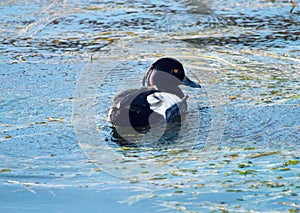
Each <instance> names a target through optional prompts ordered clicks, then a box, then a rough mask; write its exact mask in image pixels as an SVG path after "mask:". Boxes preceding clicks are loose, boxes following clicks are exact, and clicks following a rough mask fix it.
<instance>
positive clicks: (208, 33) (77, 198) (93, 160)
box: [0, 0, 300, 212]
mask: <svg viewBox="0 0 300 213" xmlns="http://www.w3.org/2000/svg"><path fill="white" fill-rule="evenodd" d="M290 9H291V5H290V3H289V2H287V1H251V2H244V1H234V0H228V1H221V2H220V1H184V0H182V1H168V0H164V1H156V0H153V1H138V2H132V1H125V2H122V1H119V2H113V1H80V0H74V1H50V2H49V1H22V2H16V1H2V2H1V3H0V13H1V19H0V26H1V27H0V32H1V33H0V41H1V42H0V63H1V68H0V94H1V96H0V159H1V161H0V211H1V212H41V211H42V212H83V211H96V212H117V211H121V212H127V211H128V212H141V209H142V210H143V212H299V211H300V199H299V193H300V167H299V165H300V162H299V161H300V156H299V153H300V143H299V141H300V134H299V132H300V131H299V130H300V121H299V117H300V77H299V76H300V75H299V70H300V58H299V51H300V48H299V47H300V40H299V23H300V22H299V21H300V20H299V14H300V13H299V8H298V7H296V8H295V9H294V11H293V13H292V14H291V13H290V12H289V11H290ZM163 56H171V57H175V58H177V59H179V60H180V61H181V62H182V63H183V64H184V66H185V68H186V70H187V73H188V75H189V76H191V78H193V79H198V80H199V81H200V83H201V85H202V88H201V89H198V90H194V89H189V88H185V87H182V89H183V90H184V92H185V93H186V94H188V95H189V99H188V104H189V115H188V116H187V118H186V119H185V121H184V123H183V126H182V128H181V129H180V132H179V133H180V134H179V137H178V138H176V141H174V144H173V145H172V144H171V145H168V146H165V147H164V149H158V148H157V147H156V148H151V147H139V148H130V147H119V146H118V145H116V144H115V143H114V142H113V138H112V137H111V128H110V124H109V123H107V121H106V117H107V113H108V108H109V106H110V104H111V101H112V99H113V97H114V96H115V95H116V94H117V93H119V92H120V91H123V90H125V89H128V88H138V87H140V86H141V82H142V78H143V74H144V72H145V71H146V70H147V68H148V67H149V66H150V64H151V63H153V62H154V61H155V60H156V59H158V58H159V57H163Z"/></svg>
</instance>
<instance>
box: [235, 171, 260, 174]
mask: <svg viewBox="0 0 300 213" xmlns="http://www.w3.org/2000/svg"><path fill="white" fill-rule="evenodd" d="M233 172H237V173H238V174H239V175H250V174H255V173H256V172H257V171H256V170H233Z"/></svg>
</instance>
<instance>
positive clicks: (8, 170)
mask: <svg viewBox="0 0 300 213" xmlns="http://www.w3.org/2000/svg"><path fill="white" fill-rule="evenodd" d="M5 172H11V169H8V168H5V169H1V170H0V173H5Z"/></svg>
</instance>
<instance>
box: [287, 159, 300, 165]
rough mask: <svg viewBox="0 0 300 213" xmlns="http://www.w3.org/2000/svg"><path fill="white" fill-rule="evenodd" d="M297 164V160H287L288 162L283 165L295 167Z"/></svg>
mask: <svg viewBox="0 0 300 213" xmlns="http://www.w3.org/2000/svg"><path fill="white" fill-rule="evenodd" d="M298 163H299V160H289V161H286V162H284V165H285V166H288V165H297V164H298Z"/></svg>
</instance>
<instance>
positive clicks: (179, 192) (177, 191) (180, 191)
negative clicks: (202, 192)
mask: <svg viewBox="0 0 300 213" xmlns="http://www.w3.org/2000/svg"><path fill="white" fill-rule="evenodd" d="M182 193H183V191H182V190H176V191H174V194H182Z"/></svg>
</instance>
